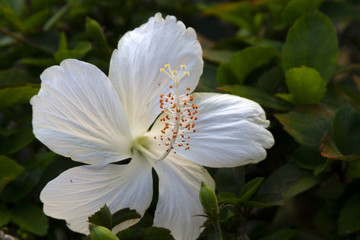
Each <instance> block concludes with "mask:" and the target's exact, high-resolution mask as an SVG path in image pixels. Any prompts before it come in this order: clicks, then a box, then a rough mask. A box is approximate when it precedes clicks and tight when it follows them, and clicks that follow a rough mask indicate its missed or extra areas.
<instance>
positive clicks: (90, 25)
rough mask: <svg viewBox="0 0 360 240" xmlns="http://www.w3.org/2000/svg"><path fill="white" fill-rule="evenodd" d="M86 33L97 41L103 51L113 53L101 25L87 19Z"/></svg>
mask: <svg viewBox="0 0 360 240" xmlns="http://www.w3.org/2000/svg"><path fill="white" fill-rule="evenodd" d="M86 33H87V34H88V35H89V36H90V37H91V38H92V39H94V40H95V42H96V43H97V44H98V45H99V46H101V48H102V49H105V50H107V51H111V49H110V48H109V46H108V43H107V41H106V37H105V34H104V32H103V30H102V28H101V26H100V24H99V23H98V22H97V21H96V20H94V19H92V18H89V17H87V18H86Z"/></svg>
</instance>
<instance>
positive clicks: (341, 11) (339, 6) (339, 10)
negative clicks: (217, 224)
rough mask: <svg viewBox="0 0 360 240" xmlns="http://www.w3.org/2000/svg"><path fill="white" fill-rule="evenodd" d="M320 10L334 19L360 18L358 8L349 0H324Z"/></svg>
mask: <svg viewBox="0 0 360 240" xmlns="http://www.w3.org/2000/svg"><path fill="white" fill-rule="evenodd" d="M320 10H321V11H322V12H323V13H325V14H326V15H328V16H329V17H330V18H331V19H334V20H338V19H339V20H345V19H347V20H350V19H356V20H359V19H360V9H359V8H358V7H357V6H356V5H355V4H354V3H352V2H350V1H341V2H340V1H324V2H323V4H321V8H320Z"/></svg>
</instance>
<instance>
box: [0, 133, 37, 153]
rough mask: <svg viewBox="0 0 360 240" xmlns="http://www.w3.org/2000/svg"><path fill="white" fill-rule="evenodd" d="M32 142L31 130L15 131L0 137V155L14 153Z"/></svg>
mask: <svg viewBox="0 0 360 240" xmlns="http://www.w3.org/2000/svg"><path fill="white" fill-rule="evenodd" d="M33 140H34V134H33V133H32V129H29V128H28V129H21V130H17V131H16V132H15V133H12V134H10V135H8V136H1V135H0V154H2V155H7V154H11V153H15V152H17V151H19V150H21V149H22V148H24V147H25V146H27V145H28V144H29V143H31V142H32V141H33Z"/></svg>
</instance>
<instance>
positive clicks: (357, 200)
mask: <svg viewBox="0 0 360 240" xmlns="http://www.w3.org/2000/svg"><path fill="white" fill-rule="evenodd" d="M337 222H338V226H339V229H340V232H341V233H342V234H349V233H353V232H358V231H360V193H357V194H355V195H353V196H352V197H350V198H349V199H348V200H347V201H346V202H345V204H344V206H343V207H342V208H341V210H340V216H339V219H338V221H337Z"/></svg>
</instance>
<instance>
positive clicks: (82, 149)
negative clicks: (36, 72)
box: [31, 59, 131, 164]
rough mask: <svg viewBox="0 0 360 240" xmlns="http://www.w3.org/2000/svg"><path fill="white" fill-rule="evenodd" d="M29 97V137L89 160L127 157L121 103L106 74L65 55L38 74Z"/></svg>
mask: <svg viewBox="0 0 360 240" xmlns="http://www.w3.org/2000/svg"><path fill="white" fill-rule="evenodd" d="M41 80H42V85H41V89H40V91H39V93H38V95H36V96H35V97H33V98H32V99H31V104H32V105H33V128H34V134H35V136H36V137H37V138H38V139H39V140H40V141H41V142H43V143H44V144H45V145H46V146H47V147H49V148H50V149H51V150H52V151H54V152H56V153H58V154H61V155H64V156H69V157H71V158H72V159H74V160H76V161H80V162H84V163H90V164H104V163H110V162H116V161H119V160H122V159H125V158H129V157H130V156H131V155H130V142H131V135H130V132H129V127H128V122H127V118H126V115H125V111H124V109H123V106H122V103H121V102H120V99H119V97H118V95H117V93H116V91H115V90H114V88H113V86H112V84H111V82H110V81H109V79H108V78H107V77H106V75H105V74H104V73H103V72H101V71H100V70H99V69H98V68H97V67H95V66H94V65H91V64H89V63H85V62H81V61H77V60H74V59H68V60H65V61H63V62H62V63H61V65H60V66H53V67H50V68H48V69H46V70H45V71H44V72H43V73H42V75H41Z"/></svg>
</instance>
